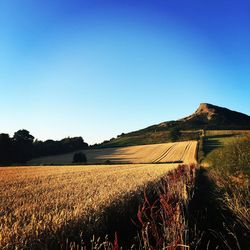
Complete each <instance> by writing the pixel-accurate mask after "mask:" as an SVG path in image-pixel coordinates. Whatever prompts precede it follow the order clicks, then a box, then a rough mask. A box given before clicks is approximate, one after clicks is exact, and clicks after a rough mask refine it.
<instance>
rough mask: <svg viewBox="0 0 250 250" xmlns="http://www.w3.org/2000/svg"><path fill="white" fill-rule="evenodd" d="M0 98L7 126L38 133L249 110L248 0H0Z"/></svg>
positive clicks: (92, 134)
mask: <svg viewBox="0 0 250 250" xmlns="http://www.w3.org/2000/svg"><path fill="white" fill-rule="evenodd" d="M0 94H1V97H0V108H1V112H0V113H1V122H0V132H6V133H10V134H11V135H12V133H13V132H14V131H17V130H18V129H21V128H25V129H28V130H29V131H30V132H31V134H33V135H34V136H35V137H37V138H39V139H48V138H52V139H60V138H63V137H66V136H82V137H83V138H84V139H85V141H87V142H88V143H95V142H101V141H103V140H104V139H109V138H111V137H113V136H116V135H118V134H120V133H122V132H129V131H133V130H136V129H140V128H144V127H146V126H149V125H152V124H155V123H158V122H162V121H167V120H172V119H178V118H182V117H183V116H185V115H189V114H190V113H192V112H194V111H195V109H196V108H197V107H198V105H199V103H200V102H208V103H213V104H216V105H220V106H225V107H228V108H231V109H234V110H238V111H241V112H243V113H247V114H248V115H250V1H240V0H235V1H230V0H220V1H218V0H209V1H200V0H196V1H195V0H193V1H192V0H189V1H187V0H183V1H180V0H151V1H150V0H143V1H140V0H136V1H135V0H113V1H106V0H86V1H84V0H81V1H80V0H78V1H77V0H68V1H66V0H64V1H63V0H53V1H51V0H36V1H35V0H0Z"/></svg>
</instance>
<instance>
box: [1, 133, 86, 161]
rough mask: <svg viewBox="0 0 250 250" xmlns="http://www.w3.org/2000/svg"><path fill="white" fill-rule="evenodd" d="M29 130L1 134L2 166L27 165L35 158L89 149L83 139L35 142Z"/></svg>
mask: <svg viewBox="0 0 250 250" xmlns="http://www.w3.org/2000/svg"><path fill="white" fill-rule="evenodd" d="M34 139H35V138H34V136H33V135H31V134H30V132H29V131H28V130H25V129H21V130H18V131H17V132H15V133H14V135H13V137H10V136H9V134H4V133H2V134H0V164H13V163H26V162H27V161H28V160H30V159H32V158H34V157H40V156H47V155H55V154H63V153H69V152H73V151H76V150H82V149H87V148H88V144H87V143H86V142H84V140H83V138H82V137H68V138H64V139H62V140H59V141H56V140H46V141H40V140H34Z"/></svg>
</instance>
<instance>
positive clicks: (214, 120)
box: [99, 103, 250, 147]
mask: <svg viewBox="0 0 250 250" xmlns="http://www.w3.org/2000/svg"><path fill="white" fill-rule="evenodd" d="M249 129H250V116H248V115H246V114H243V113H240V112H236V111H233V110H230V109H227V108H223V107H219V106H216V105H212V104H208V103H201V104H200V105H199V107H198V109H197V110H196V111H195V112H194V113H193V114H191V115H190V116H187V117H185V118H182V119H179V120H176V121H167V122H162V123H160V124H157V125H153V126H150V127H147V128H144V129H141V130H138V131H134V132H131V133H127V134H122V135H120V136H118V137H117V138H113V139H111V140H110V141H105V142H103V143H102V144H100V145H99V147H118V146H131V145H140V144H152V143H164V142H169V141H171V140H172V138H171V131H173V130H179V131H180V135H179V137H178V140H180V141H183V140H195V139H198V138H199V135H200V131H201V130H249Z"/></svg>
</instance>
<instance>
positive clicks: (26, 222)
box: [0, 164, 177, 249]
mask: <svg viewBox="0 0 250 250" xmlns="http://www.w3.org/2000/svg"><path fill="white" fill-rule="evenodd" d="M176 166H177V164H157V165H151V164H146V165H112V166H110V165H109V166H105V165H102V166H101V165H99V166H53V167H52V166H43V167H37V166H36V167H32V166H30V167H2V168H0V190H1V192H0V229H1V230H0V249H11V248H12V247H13V246H15V247H17V249H19V248H22V247H23V246H25V245H26V244H28V242H29V241H32V240H34V239H37V238H39V237H41V238H42V237H44V236H42V235H44V232H45V231H46V234H54V233H56V232H58V231H60V228H62V227H63V226H65V225H67V223H69V222H70V223H72V222H74V221H79V218H80V219H81V220H82V221H83V222H84V221H87V220H88V217H90V216H93V214H98V213H101V212H102V211H103V210H104V209H105V207H108V206H110V205H111V204H112V203H114V202H115V201H116V200H122V199H125V197H126V196H129V195H130V194H131V195H132V194H133V193H136V192H137V191H138V192H139V190H142V189H143V187H144V186H145V185H146V184H147V183H148V182H150V181H156V180H158V179H159V178H160V177H161V176H162V175H164V174H165V173H166V172H167V171H169V170H171V169H173V168H175V167H176Z"/></svg>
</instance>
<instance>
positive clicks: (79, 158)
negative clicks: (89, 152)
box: [73, 152, 87, 163]
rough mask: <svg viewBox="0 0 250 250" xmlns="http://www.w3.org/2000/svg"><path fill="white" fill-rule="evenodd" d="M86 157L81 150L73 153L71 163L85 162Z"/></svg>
mask: <svg viewBox="0 0 250 250" xmlns="http://www.w3.org/2000/svg"><path fill="white" fill-rule="evenodd" d="M86 162H87V157H86V155H85V154H84V153H83V152H78V153H75V154H74V156H73V163H86Z"/></svg>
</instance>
